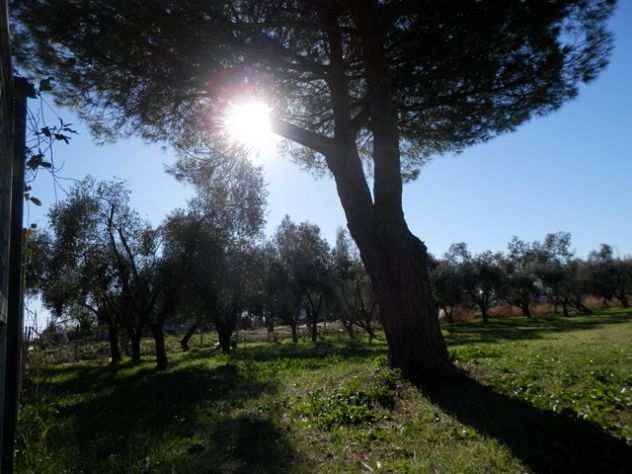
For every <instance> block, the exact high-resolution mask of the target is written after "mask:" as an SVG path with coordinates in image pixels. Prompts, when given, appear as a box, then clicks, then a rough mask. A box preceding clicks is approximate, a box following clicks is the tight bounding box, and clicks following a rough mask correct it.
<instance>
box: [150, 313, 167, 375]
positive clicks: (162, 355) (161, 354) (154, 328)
mask: <svg viewBox="0 0 632 474" xmlns="http://www.w3.org/2000/svg"><path fill="white" fill-rule="evenodd" d="M149 329H150V330H151V335H152V336H153V338H154V345H155V351H156V369H157V370H164V369H166V368H167V362H168V361H167V349H166V347H165V333H164V331H163V324H162V323H161V322H157V323H152V324H150V325H149Z"/></svg>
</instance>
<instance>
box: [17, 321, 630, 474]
mask: <svg viewBox="0 0 632 474" xmlns="http://www.w3.org/2000/svg"><path fill="white" fill-rule="evenodd" d="M444 331H445V335H446V339H447V341H448V344H449V348H450V351H451V353H452V354H453V357H454V359H455V361H456V362H457V364H458V365H459V366H460V367H462V368H463V369H465V371H464V375H462V376H458V377H454V378H451V379H449V380H445V381H443V382H441V383H435V384H433V385H432V386H428V387H413V386H411V385H409V384H408V383H406V382H405V381H403V380H401V378H399V377H398V374H397V373H396V372H393V371H391V370H390V369H388V368H386V366H385V364H384V358H385V353H386V347H385V345H384V344H383V343H382V342H380V341H378V342H377V343H374V344H373V345H371V346H369V345H368V344H366V343H364V342H362V341H360V342H350V341H349V340H348V339H347V338H343V337H335V336H332V337H328V338H327V339H326V340H324V341H321V342H319V343H317V344H312V343H307V342H303V343H299V344H298V345H293V344H292V343H290V342H284V343H282V344H281V343H279V344H272V343H249V344H242V345H241V346H240V347H239V349H238V350H237V352H235V353H234V354H233V355H231V356H222V355H219V354H217V353H216V352H214V351H213V350H212V349H211V348H210V346H209V348H203V347H198V348H195V349H194V350H192V351H191V352H189V353H182V352H179V353H172V354H171V367H170V369H169V370H168V371H166V372H161V373H156V372H155V371H154V370H153V360H151V359H147V361H146V362H144V363H143V364H141V365H140V366H131V365H129V364H123V365H122V366H120V367H118V368H110V367H107V366H105V365H104V364H105V361H94V362H89V363H78V364H61V365H55V366H51V367H45V368H41V369H39V370H35V369H33V372H32V374H31V380H32V381H31V382H30V384H29V385H28V386H27V394H28V395H27V397H26V403H25V406H24V408H23V410H22V413H21V416H20V423H21V424H20V430H21V433H20V438H19V442H18V448H19V450H20V451H19V452H18V470H17V471H18V472H19V473H37V474H47V473H55V474H61V473H226V474H228V473H356V472H357V473H370V472H376V473H386V472H389V473H426V472H428V473H444V472H449V473H479V472H481V473H482V472H511V473H514V472H591V473H598V472H622V473H623V472H632V454H631V453H632V315H630V314H626V313H624V312H622V311H616V310H612V311H608V312H604V313H601V314H596V315H594V316H590V317H573V318H567V319H565V318H558V317H547V318H538V319H534V320H527V319H524V318H511V319H498V320H491V321H490V323H489V324H487V325H482V324H480V323H463V324H453V325H446V326H444ZM209 342H210V341H209Z"/></svg>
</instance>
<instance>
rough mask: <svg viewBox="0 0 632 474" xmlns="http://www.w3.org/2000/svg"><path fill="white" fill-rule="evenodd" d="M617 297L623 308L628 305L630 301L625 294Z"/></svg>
mask: <svg viewBox="0 0 632 474" xmlns="http://www.w3.org/2000/svg"><path fill="white" fill-rule="evenodd" d="M617 299H618V300H619V301H620V302H621V306H623V307H624V308H625V309H627V308H629V307H630V301H629V300H628V297H627V295H625V294H620V295H619V296H618V297H617Z"/></svg>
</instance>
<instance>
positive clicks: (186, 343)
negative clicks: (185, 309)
mask: <svg viewBox="0 0 632 474" xmlns="http://www.w3.org/2000/svg"><path fill="white" fill-rule="evenodd" d="M197 328H198V323H197V321H196V322H194V323H193V324H192V325H191V326H190V327H189V329H187V332H186V334H185V335H184V336H183V337H182V339H180V347H182V350H183V351H184V352H186V351H188V350H189V341H190V340H191V338H192V337H193V335H194V334H195V331H197Z"/></svg>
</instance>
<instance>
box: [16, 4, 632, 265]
mask: <svg viewBox="0 0 632 474" xmlns="http://www.w3.org/2000/svg"><path fill="white" fill-rule="evenodd" d="M631 24H632V0H621V1H620V5H619V9H618V11H617V12H616V14H615V16H614V17H613V19H612V27H613V29H614V31H615V34H616V45H615V51H614V55H613V57H612V61H611V64H610V66H609V67H608V69H607V70H606V71H605V72H604V73H603V74H602V75H601V76H600V77H599V78H598V79H597V81H595V82H594V83H592V84H590V85H589V86H588V87H586V88H584V89H583V90H582V91H581V93H580V96H579V98H577V99H576V100H574V101H572V102H570V103H568V104H566V105H565V106H564V107H563V108H562V109H561V110H560V111H558V112H556V113H554V114H552V115H549V116H547V117H544V118H539V119H536V120H534V121H532V122H530V123H528V124H526V125H524V126H522V127H521V128H520V129H519V130H518V131H517V132H515V133H513V134H509V135H505V136H502V137H500V138H497V139H495V140H493V141H492V142H490V143H487V144H485V145H480V146H476V147H474V148H471V149H469V150H467V151H466V152H465V153H463V154H461V155H459V156H448V157H439V158H437V159H435V160H434V161H432V162H430V163H429V164H428V165H427V166H426V167H425V168H424V169H423V171H422V173H421V177H420V178H419V179H418V180H417V181H416V182H414V183H412V184H409V185H407V186H406V188H405V212H406V218H407V220H408V222H409V225H410V227H411V229H412V230H413V232H414V233H415V234H417V235H418V236H420V237H421V238H422V240H424V241H425V242H426V243H427V245H428V247H429V249H430V251H431V252H433V253H434V254H436V255H442V254H443V253H444V252H445V251H446V250H447V248H448V246H449V245H450V244H451V243H453V242H458V241H464V242H467V243H468V245H469V246H470V247H471V249H473V250H474V251H482V250H485V249H492V250H501V249H505V247H506V243H507V242H508V241H509V239H510V238H511V237H512V236H513V235H518V236H520V237H521V238H524V239H526V240H535V239H538V240H539V239H542V237H543V236H544V235H545V234H546V233H548V232H555V231H558V230H564V231H568V232H571V233H572V234H573V242H574V247H575V248H576V250H577V253H578V254H579V255H580V256H585V255H586V254H587V253H588V252H589V251H590V250H591V249H594V248H596V247H597V246H598V245H599V244H600V243H602V242H607V243H610V244H612V245H614V247H615V248H616V249H617V250H618V252H619V253H620V254H632V240H631V237H632V185H631V184H632V150H631V145H632V138H631V135H632V31H631V30H630V29H629V26H630V25H631ZM59 113H60V114H61V115H62V116H63V117H64V119H65V120H66V121H71V122H74V123H75V124H77V125H78V126H77V129H78V131H79V132H80V134H79V136H78V137H76V138H74V139H73V140H72V142H71V144H70V145H67V146H65V145H59V146H58V147H57V149H56V159H57V160H58V163H59V162H60V161H63V162H64V163H65V165H64V169H63V171H62V173H61V174H62V175H64V176H69V177H74V178H82V177H83V176H85V175H86V174H91V175H93V176H95V177H96V178H98V179H111V178H112V177H114V176H116V177H119V178H123V179H125V180H127V181H128V183H129V185H130V187H131V189H132V204H133V205H134V206H135V207H136V208H137V209H138V210H139V211H140V212H141V214H143V215H144V216H146V217H147V218H148V219H150V220H151V221H152V222H153V223H154V224H158V223H159V222H160V221H161V220H162V218H163V217H164V216H165V214H167V213H168V212H169V211H171V210H172V209H174V208H176V207H180V206H184V205H185V203H186V200H187V199H188V197H189V196H190V193H191V190H190V189H188V188H187V187H186V186H184V185H182V184H180V183H177V182H176V181H175V180H174V179H173V178H171V177H170V176H168V175H167V174H165V173H164V165H165V164H168V163H172V162H173V161H174V159H175V158H174V156H173V154H172V153H171V152H169V151H168V150H167V151H165V150H163V149H162V148H161V146H159V145H155V144H153V145H148V144H144V143H142V142H141V141H139V140H136V139H131V140H123V141H120V142H118V143H116V144H113V145H104V146H97V145H95V144H94V143H93V141H92V139H91V137H90V135H89V132H88V131H87V129H86V128H85V127H83V126H82V125H80V124H79V123H78V119H76V118H75V117H74V116H73V114H72V113H71V112H70V111H66V110H61V111H59ZM264 168H265V173H266V181H267V183H268V188H269V192H270V197H269V211H268V226H267V232H268V233H271V232H273V231H274V229H275V228H276V226H277V225H278V224H279V223H280V221H281V219H282V218H283V216H284V215H285V214H290V215H291V216H292V218H293V219H294V220H297V221H299V220H309V221H311V222H313V223H316V224H318V225H319V226H320V227H321V229H322V230H323V233H324V235H325V236H326V237H327V238H328V239H329V240H330V242H333V241H334V237H335V232H336V228H337V227H338V226H341V225H344V224H345V221H344V216H343V213H342V210H341V207H340V204H339V201H338V197H337V195H336V191H335V187H334V183H333V181H332V180H331V179H330V178H328V177H327V178H321V179H314V178H313V177H312V176H310V175H309V174H308V173H306V172H304V171H301V170H300V169H298V167H297V166H296V165H294V164H292V163H291V162H290V161H289V160H288V159H287V158H285V157H282V156H278V157H272V158H271V159H268V160H267V161H266V162H265V165H264ZM34 189H35V194H36V195H37V196H39V197H40V198H42V200H43V201H44V203H45V206H46V204H50V203H51V202H54V193H53V187H52V182H51V180H50V178H49V177H48V176H46V175H45V174H42V175H40V177H39V179H38V180H37V182H36V183H35V185H34ZM59 197H60V198H61V197H63V193H61V194H59ZM29 210H30V212H29V223H31V222H36V223H38V224H39V225H45V222H46V218H45V213H46V209H45V207H44V208H41V209H40V208H36V207H35V206H33V205H30V206H29Z"/></svg>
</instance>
